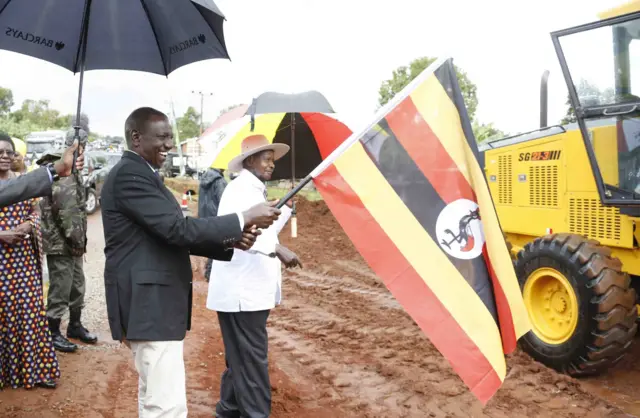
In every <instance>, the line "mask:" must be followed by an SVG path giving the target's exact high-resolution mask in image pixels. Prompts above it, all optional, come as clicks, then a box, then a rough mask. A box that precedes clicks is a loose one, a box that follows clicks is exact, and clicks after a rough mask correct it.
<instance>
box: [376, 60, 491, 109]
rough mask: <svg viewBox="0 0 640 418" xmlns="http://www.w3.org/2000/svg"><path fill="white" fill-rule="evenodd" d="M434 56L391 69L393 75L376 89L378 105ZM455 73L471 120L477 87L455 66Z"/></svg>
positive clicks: (423, 67)
mask: <svg viewBox="0 0 640 418" xmlns="http://www.w3.org/2000/svg"><path fill="white" fill-rule="evenodd" d="M435 60H436V58H431V57H421V58H417V59H415V60H413V61H411V63H409V67H407V66H404V65H403V66H401V67H398V68H397V69H395V70H393V76H392V77H391V79H390V80H385V81H383V82H382V85H381V86H380V90H379V91H378V103H379V104H380V106H384V105H385V104H387V102H389V100H391V99H392V98H393V96H395V95H396V94H397V93H399V92H400V90H402V89H403V88H405V87H406V86H407V84H409V83H410V82H411V80H413V79H414V78H416V77H417V76H418V75H419V74H420V73H421V72H422V71H424V69H425V68H427V67H428V66H429V65H431V64H432V63H433V62H434V61H435ZM455 69H456V74H457V75H458V83H459V84H460V90H462V96H463V98H464V104H465V105H466V107H467V112H468V113H469V119H471V120H472V121H473V120H474V119H475V115H476V110H477V108H478V97H477V94H476V91H477V87H476V85H475V84H473V82H471V80H470V79H469V77H467V73H465V72H464V71H463V70H461V69H460V68H458V67H455Z"/></svg>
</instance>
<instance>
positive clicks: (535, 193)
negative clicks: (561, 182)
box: [529, 165, 558, 207]
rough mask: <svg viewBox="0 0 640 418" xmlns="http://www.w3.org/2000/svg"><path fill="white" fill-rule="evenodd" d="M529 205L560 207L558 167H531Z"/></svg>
mask: <svg viewBox="0 0 640 418" xmlns="http://www.w3.org/2000/svg"><path fill="white" fill-rule="evenodd" d="M529 204H530V205H531V206H543V207H557V206H558V166H557V165H536V166H531V167H529Z"/></svg>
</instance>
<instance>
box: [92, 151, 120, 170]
mask: <svg viewBox="0 0 640 418" xmlns="http://www.w3.org/2000/svg"><path fill="white" fill-rule="evenodd" d="M121 157H122V156H121V155H120V154H94V155H92V156H91V158H93V160H94V161H95V163H96V164H100V165H101V166H102V167H113V166H114V165H116V164H117V163H118V161H120V158H121Z"/></svg>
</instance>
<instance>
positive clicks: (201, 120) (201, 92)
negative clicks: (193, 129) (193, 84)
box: [191, 90, 213, 136]
mask: <svg viewBox="0 0 640 418" xmlns="http://www.w3.org/2000/svg"><path fill="white" fill-rule="evenodd" d="M191 93H193V94H198V95H200V136H202V132H204V96H213V93H207V92H203V91H195V90H191Z"/></svg>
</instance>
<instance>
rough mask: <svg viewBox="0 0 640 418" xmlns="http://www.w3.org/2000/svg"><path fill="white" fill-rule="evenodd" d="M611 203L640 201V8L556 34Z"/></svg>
mask: <svg viewBox="0 0 640 418" xmlns="http://www.w3.org/2000/svg"><path fill="white" fill-rule="evenodd" d="M551 37H552V40H553V44H554V47H555V50H556V53H557V55H558V59H559V61H560V66H561V68H562V72H563V75H564V78H565V81H566V83H567V87H568V89H569V98H570V101H571V104H572V107H573V110H574V112H575V122H576V123H577V128H578V129H580V131H581V134H582V137H583V139H584V143H585V147H586V149H587V154H588V157H589V164H590V165H591V168H592V170H593V173H594V178H595V180H596V184H597V187H598V192H599V194H600V199H601V200H602V203H603V204H605V205H615V206H639V205H640V12H634V13H629V14H626V15H623V16H618V17H613V18H609V19H605V20H601V21H598V22H594V23H590V24H587V25H582V26H578V27H575V28H571V29H566V30H562V31H558V32H554V33H552V34H551Z"/></svg>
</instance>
